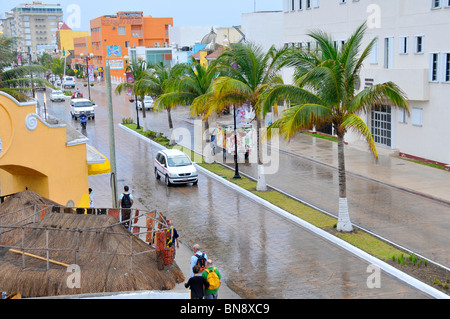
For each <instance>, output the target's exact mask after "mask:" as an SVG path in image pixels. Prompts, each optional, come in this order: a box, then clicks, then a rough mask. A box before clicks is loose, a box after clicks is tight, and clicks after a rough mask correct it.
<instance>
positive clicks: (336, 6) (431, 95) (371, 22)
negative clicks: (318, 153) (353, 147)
mask: <svg viewBox="0 0 450 319" xmlns="http://www.w3.org/2000/svg"><path fill="white" fill-rule="evenodd" d="M281 1H283V12H278V13H273V12H272V13H254V14H247V15H243V20H244V21H243V27H244V31H245V32H246V35H247V39H248V40H250V41H251V40H252V39H254V40H255V41H258V42H260V43H261V41H264V43H265V45H266V46H267V45H268V44H269V43H277V44H279V45H289V46H298V47H306V48H312V49H313V48H314V46H315V43H314V42H313V41H312V39H311V38H310V37H309V36H308V35H307V34H308V33H309V32H310V31H311V30H318V29H319V30H323V31H325V32H327V33H330V34H331V35H332V37H333V38H334V39H335V41H336V45H337V46H340V45H342V44H343V43H345V40H346V39H347V38H348V37H349V36H350V35H351V34H352V33H353V32H354V31H355V30H356V28H357V27H358V26H360V25H361V24H363V23H364V22H366V23H367V26H368V30H367V32H366V35H365V38H364V40H363V46H362V47H365V46H366V45H367V44H368V43H369V42H370V41H371V40H372V39H374V38H376V39H377V40H376V45H375V47H374V49H373V50H372V52H371V54H370V57H369V58H368V59H367V60H366V62H365V64H364V67H363V69H362V71H361V74H360V80H361V81H360V82H361V86H360V88H361V89H363V88H364V87H366V86H370V85H374V84H377V83H383V82H386V81H393V82H395V83H396V84H398V85H399V86H400V88H401V89H402V90H403V91H404V92H405V93H406V95H407V97H408V103H409V108H410V111H411V114H410V115H409V116H408V114H405V113H404V112H402V111H397V110H396V109H395V108H391V106H389V105H386V107H384V108H383V109H381V110H377V111H373V112H372V113H371V114H365V115H363V118H364V119H365V121H366V123H367V124H368V126H369V127H370V129H371V132H372V135H373V136H374V139H375V141H376V143H377V145H378V147H382V148H386V149H391V150H396V151H398V152H399V153H400V155H404V156H405V157H412V158H414V157H416V158H419V159H424V160H429V161H433V162H437V163H440V164H449V163H450V127H449V125H448V124H447V121H448V120H449V119H450V102H449V101H450V33H448V32H445V31H444V30H450V1H449V0H435V1H429V0H397V1H391V0H379V1H377V2H373V1H369V0H327V1H325V0H322V1H319V0H281ZM268 14H270V15H271V18H272V19H271V20H268V19H267V17H268ZM264 19H265V21H271V22H270V24H268V25H266V27H265V28H266V29H268V28H270V26H273V28H272V30H275V31H278V32H279V30H281V34H276V33H277V32H275V33H270V32H265V30H264V29H263V30H261V32H259V33H258V31H257V29H256V28H255V25H254V23H255V21H262V20H264ZM247 28H248V30H249V31H250V32H247ZM280 39H282V43H280ZM290 74H292V73H290ZM285 80H286V81H287V82H289V81H290V80H291V79H290V78H289V72H286V74H285ZM346 140H347V141H348V142H350V143H357V142H358V141H359V137H358V136H357V135H356V134H353V133H352V132H350V133H349V134H347V136H346Z"/></svg>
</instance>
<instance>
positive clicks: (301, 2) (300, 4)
mask: <svg viewBox="0 0 450 319" xmlns="http://www.w3.org/2000/svg"><path fill="white" fill-rule="evenodd" d="M449 1H450V0H449ZM298 9H299V10H303V0H298Z"/></svg>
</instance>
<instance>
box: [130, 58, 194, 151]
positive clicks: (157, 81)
mask: <svg viewBox="0 0 450 319" xmlns="http://www.w3.org/2000/svg"><path fill="white" fill-rule="evenodd" d="M185 72H186V64H176V65H175V66H173V67H170V66H168V65H167V64H165V63H164V62H162V61H161V62H159V63H155V64H151V65H149V67H148V70H147V71H146V72H145V73H146V74H145V76H144V77H143V78H142V79H141V80H140V81H138V82H137V83H136V89H137V90H138V91H139V92H142V93H145V94H148V95H151V96H152V97H154V98H155V102H154V104H153V105H154V109H155V110H157V111H161V110H164V109H165V110H166V111H167V119H168V123H169V129H170V131H171V133H172V130H173V122H172V115H171V111H172V108H174V107H176V106H177V105H179V104H178V100H177V99H172V98H168V97H167V95H165V94H166V93H170V92H174V91H175V90H176V83H177V81H178V80H179V79H180V77H181V76H182V75H184V74H185ZM169 144H170V145H173V144H174V141H173V139H172V134H171V137H170V143H169Z"/></svg>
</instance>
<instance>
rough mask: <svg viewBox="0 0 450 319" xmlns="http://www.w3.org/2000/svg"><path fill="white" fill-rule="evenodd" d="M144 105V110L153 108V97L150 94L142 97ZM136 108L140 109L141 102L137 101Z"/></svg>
mask: <svg viewBox="0 0 450 319" xmlns="http://www.w3.org/2000/svg"><path fill="white" fill-rule="evenodd" d="M144 106H145V109H146V110H150V109H153V99H152V97H151V96H146V97H144ZM138 109H139V110H142V102H141V101H138Z"/></svg>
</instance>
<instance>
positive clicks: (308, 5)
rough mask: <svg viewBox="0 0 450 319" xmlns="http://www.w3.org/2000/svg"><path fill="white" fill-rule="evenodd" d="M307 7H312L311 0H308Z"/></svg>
mask: <svg viewBox="0 0 450 319" xmlns="http://www.w3.org/2000/svg"><path fill="white" fill-rule="evenodd" d="M306 9H311V0H306Z"/></svg>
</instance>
